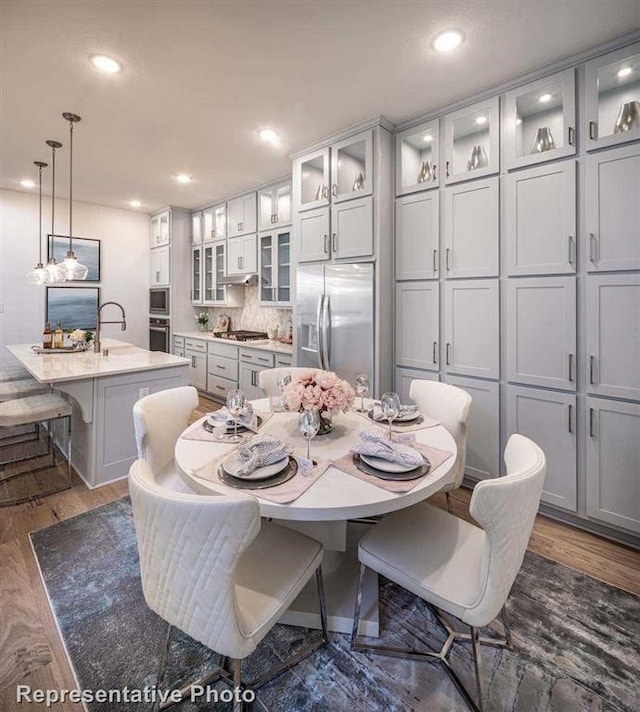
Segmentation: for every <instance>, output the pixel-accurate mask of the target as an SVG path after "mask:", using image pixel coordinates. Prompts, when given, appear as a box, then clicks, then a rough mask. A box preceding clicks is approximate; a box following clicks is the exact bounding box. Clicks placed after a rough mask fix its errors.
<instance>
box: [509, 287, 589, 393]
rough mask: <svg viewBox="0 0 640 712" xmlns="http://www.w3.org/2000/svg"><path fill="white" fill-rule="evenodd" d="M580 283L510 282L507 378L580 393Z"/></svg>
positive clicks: (517, 381)
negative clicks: (577, 299)
mask: <svg viewBox="0 0 640 712" xmlns="http://www.w3.org/2000/svg"><path fill="white" fill-rule="evenodd" d="M575 355H576V281H575V278H573V277H536V278H531V279H510V280H509V281H508V284H507V378H508V379H509V380H510V381H514V382H516V383H528V384H530V385H533V386H547V387H549V388H561V389H564V390H571V391H575V389H576V362H575Z"/></svg>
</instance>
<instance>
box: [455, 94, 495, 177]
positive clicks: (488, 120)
mask: <svg viewBox="0 0 640 712" xmlns="http://www.w3.org/2000/svg"><path fill="white" fill-rule="evenodd" d="M499 131H500V117H499V102H498V97H494V98H493V99H487V100H486V101H481V102H478V103H477V104H473V105H472V106H467V107H465V108H464V109H460V110H459V111H455V112H453V113H451V114H449V115H448V116H446V117H445V119H444V150H445V183H458V182H459V181H463V180H470V179H472V178H481V177H482V176H488V175H493V174H494V173H497V172H498V170H499V168H500V134H499Z"/></svg>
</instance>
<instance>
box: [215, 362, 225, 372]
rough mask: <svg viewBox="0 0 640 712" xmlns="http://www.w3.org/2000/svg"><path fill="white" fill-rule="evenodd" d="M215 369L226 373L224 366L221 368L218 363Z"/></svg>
mask: <svg viewBox="0 0 640 712" xmlns="http://www.w3.org/2000/svg"><path fill="white" fill-rule="evenodd" d="M216 368H217V369H218V370H219V371H226V370H227V367H226V366H221V365H220V364H219V363H218V364H216Z"/></svg>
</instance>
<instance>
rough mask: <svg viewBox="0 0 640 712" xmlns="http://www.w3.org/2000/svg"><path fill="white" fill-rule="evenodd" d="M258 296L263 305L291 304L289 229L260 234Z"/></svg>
mask: <svg viewBox="0 0 640 712" xmlns="http://www.w3.org/2000/svg"><path fill="white" fill-rule="evenodd" d="M258 257H259V260H260V265H259V269H258V276H259V278H260V282H259V289H258V298H259V301H260V304H262V305H264V306H291V229H290V228H285V229H280V230H274V231H273V232H270V233H263V234H261V235H260V242H259V255H258Z"/></svg>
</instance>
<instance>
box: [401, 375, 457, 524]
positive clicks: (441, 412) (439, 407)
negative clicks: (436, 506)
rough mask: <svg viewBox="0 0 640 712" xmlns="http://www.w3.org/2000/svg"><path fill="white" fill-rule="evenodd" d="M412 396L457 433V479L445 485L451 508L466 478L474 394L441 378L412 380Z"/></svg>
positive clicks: (455, 434) (429, 412) (455, 472)
mask: <svg viewBox="0 0 640 712" xmlns="http://www.w3.org/2000/svg"><path fill="white" fill-rule="evenodd" d="M409 397H410V398H411V399H412V400H413V401H415V403H416V405H417V406H418V408H419V409H420V411H421V412H423V413H426V414H427V415H430V416H431V417H432V418H436V419H437V420H439V421H440V423H441V425H443V426H444V427H445V428H446V429H447V430H448V431H449V432H450V433H451V435H452V436H453V439H454V440H455V441H456V447H457V448H458V455H457V457H456V461H455V463H454V465H453V469H452V472H453V475H454V480H453V482H450V483H449V484H447V485H445V486H444V487H443V488H442V490H441V491H442V492H444V493H445V494H446V497H447V508H448V509H449V511H450V512H451V497H450V494H449V493H450V492H451V491H452V490H454V489H458V487H460V485H461V484H462V480H463V479H464V466H465V463H466V461H467V422H468V420H469V411H470V409H471V396H470V395H469V394H468V393H467V392H466V391H463V390H462V388H457V387H456V386H451V385H449V384H448V383H440V382H438V381H411V385H410V386H409Z"/></svg>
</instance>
